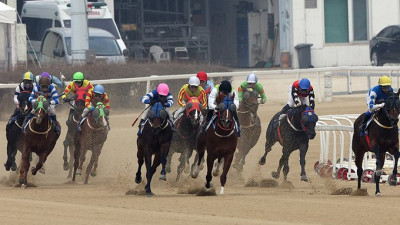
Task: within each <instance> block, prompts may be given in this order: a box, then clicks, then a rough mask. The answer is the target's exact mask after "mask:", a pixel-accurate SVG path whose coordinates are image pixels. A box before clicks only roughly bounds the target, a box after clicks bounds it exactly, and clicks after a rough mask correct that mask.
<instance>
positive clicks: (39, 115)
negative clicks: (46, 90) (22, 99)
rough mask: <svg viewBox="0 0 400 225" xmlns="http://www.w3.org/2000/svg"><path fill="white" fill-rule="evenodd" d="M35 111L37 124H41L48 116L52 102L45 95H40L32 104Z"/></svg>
mask: <svg viewBox="0 0 400 225" xmlns="http://www.w3.org/2000/svg"><path fill="white" fill-rule="evenodd" d="M32 107H33V111H34V113H35V118H36V124H41V123H42V120H43V118H45V117H46V116H47V115H48V114H47V112H48V110H49V107H50V102H49V101H47V99H46V98H45V97H44V96H43V95H39V96H38V97H37V98H36V101H35V102H34V103H32Z"/></svg>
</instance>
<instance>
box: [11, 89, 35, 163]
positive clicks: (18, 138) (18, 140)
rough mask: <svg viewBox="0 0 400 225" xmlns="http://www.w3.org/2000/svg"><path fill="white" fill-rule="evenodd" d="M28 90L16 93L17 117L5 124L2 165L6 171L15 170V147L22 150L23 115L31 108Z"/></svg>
mask: <svg viewBox="0 0 400 225" xmlns="http://www.w3.org/2000/svg"><path fill="white" fill-rule="evenodd" d="M30 95H31V92H30V91H22V92H21V93H20V94H19V95H18V97H17V98H18V101H19V105H18V108H17V109H16V110H18V112H17V117H16V119H15V121H14V122H12V123H10V124H7V126H6V137H7V161H6V163H5V164H4V167H5V168H6V170H7V171H9V170H10V169H11V170H12V171H16V170H17V164H16V163H15V156H16V155H17V149H18V150H19V151H21V152H22V143H23V136H22V134H21V126H22V124H23V123H24V120H25V117H26V116H27V115H28V114H29V113H30V111H31V110H32V104H31V102H30V101H29V96H30Z"/></svg>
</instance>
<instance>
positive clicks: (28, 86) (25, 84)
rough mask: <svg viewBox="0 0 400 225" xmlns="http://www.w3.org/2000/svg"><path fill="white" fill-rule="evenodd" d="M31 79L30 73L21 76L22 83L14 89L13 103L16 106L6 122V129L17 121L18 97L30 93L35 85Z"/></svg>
mask: <svg viewBox="0 0 400 225" xmlns="http://www.w3.org/2000/svg"><path fill="white" fill-rule="evenodd" d="M33 79H34V78H33V74H32V72H30V71H28V72H26V73H24V74H23V75H22V82H21V83H20V84H19V85H18V86H17V87H16V88H15V93H14V103H15V105H16V108H15V110H14V113H13V114H12V115H11V117H10V120H8V123H7V125H6V127H8V126H10V125H11V124H12V123H14V122H15V121H16V120H17V119H18V117H19V110H18V109H19V101H18V96H19V94H20V93H21V92H23V91H29V93H31V92H32V90H33V87H34V85H36V84H35V83H33Z"/></svg>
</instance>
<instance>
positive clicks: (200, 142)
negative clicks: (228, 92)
mask: <svg viewBox="0 0 400 225" xmlns="http://www.w3.org/2000/svg"><path fill="white" fill-rule="evenodd" d="M231 110H236V107H235V105H234V104H233V99H232V98H229V97H225V98H224V99H223V101H222V103H220V104H219V105H218V116H217V119H216V122H215V123H213V124H212V125H211V126H210V128H209V129H208V130H207V132H206V133H205V134H203V133H201V132H200V133H199V135H198V137H197V151H198V153H199V160H198V161H197V163H196V165H195V166H194V167H192V171H191V175H192V177H193V178H197V176H198V175H199V172H200V162H201V160H202V159H203V157H204V152H205V148H207V176H206V181H207V183H206V188H207V189H209V188H210V187H211V185H210V182H211V179H212V176H211V171H212V169H213V167H214V165H213V164H214V161H215V160H216V159H218V162H217V163H216V170H215V171H214V172H213V175H214V176H218V168H219V166H220V164H221V163H222V161H221V160H223V172H222V174H221V177H220V182H221V191H220V194H221V195H222V194H224V187H225V183H226V175H227V174H228V171H229V168H230V166H231V163H232V160H233V154H234V153H235V150H236V145H237V140H238V137H237V135H236V134H235V121H234V119H233V115H232V111H231Z"/></svg>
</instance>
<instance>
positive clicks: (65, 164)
mask: <svg viewBox="0 0 400 225" xmlns="http://www.w3.org/2000/svg"><path fill="white" fill-rule="evenodd" d="M69 168H70V166H69V164H68V162H64V164H63V169H64V170H65V171H67V170H69Z"/></svg>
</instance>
